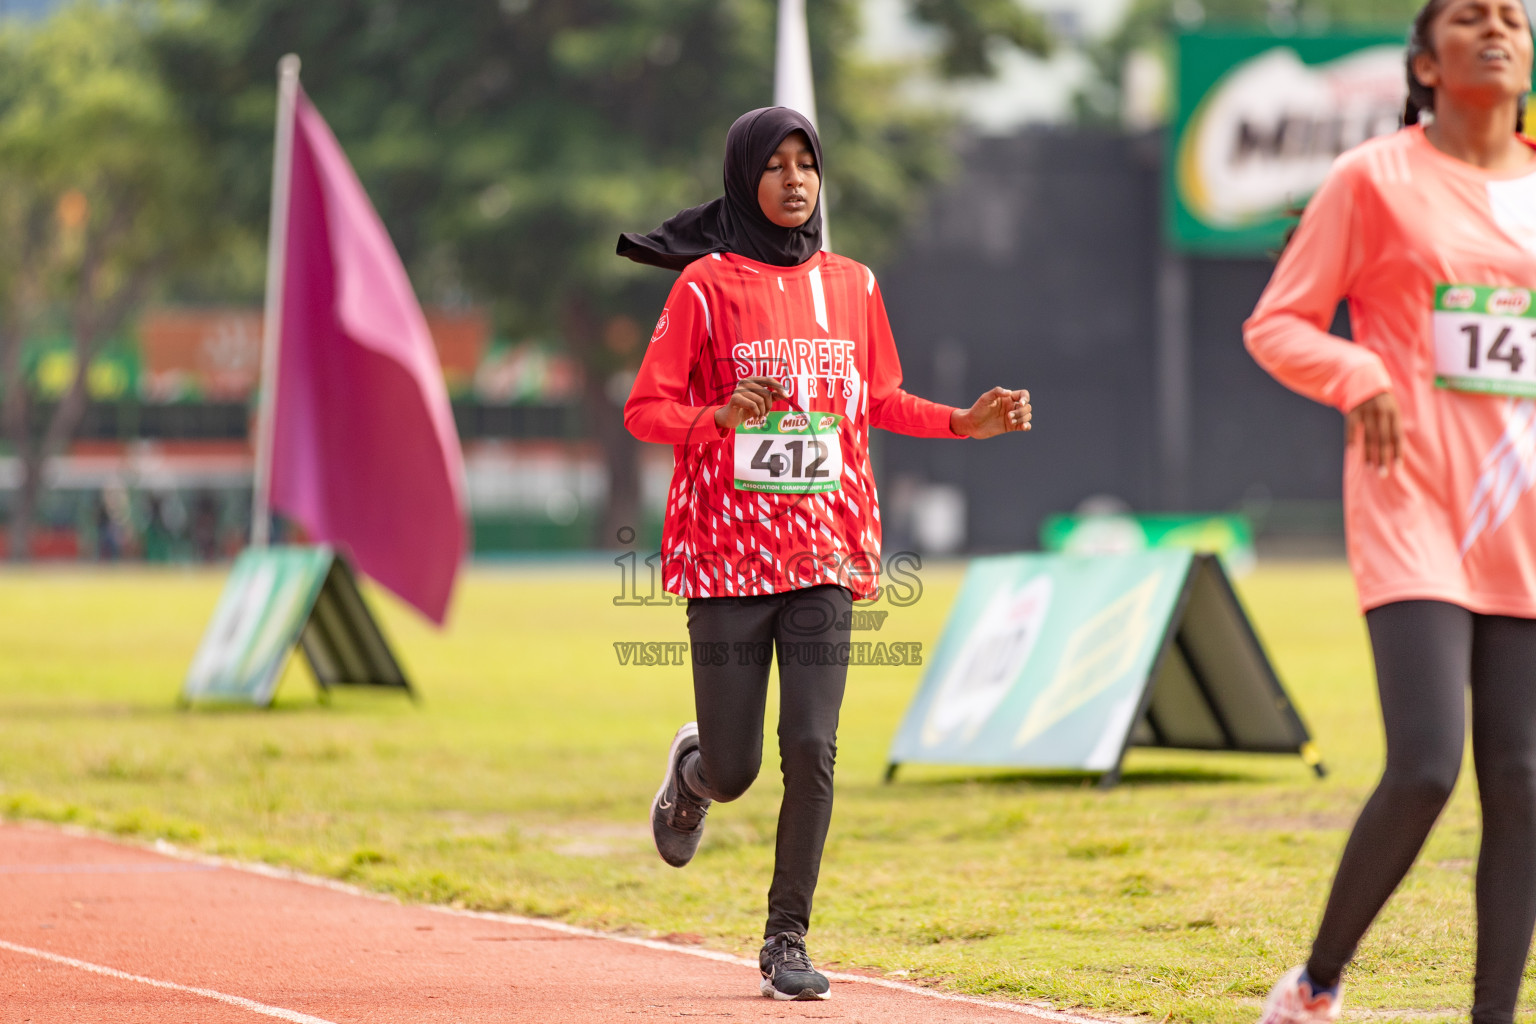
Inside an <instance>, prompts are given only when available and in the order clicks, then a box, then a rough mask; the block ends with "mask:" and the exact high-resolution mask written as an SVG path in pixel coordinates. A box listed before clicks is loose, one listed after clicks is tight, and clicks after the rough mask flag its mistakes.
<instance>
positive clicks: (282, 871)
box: [12, 822, 1138, 1024]
mask: <svg viewBox="0 0 1536 1024" xmlns="http://www.w3.org/2000/svg"><path fill="white" fill-rule="evenodd" d="M12 824H13V825H15V826H20V827H23V828H26V827H31V828H37V829H40V830H43V831H51V832H63V833H64V834H66V835H73V836H79V837H81V838H85V839H97V840H103V841H106V842H109V843H116V844H118V845H127V844H124V843H123V841H122V839H121V838H120V837H117V836H105V835H101V834H99V833H96V832H92V831H91V830H89V829H86V828H81V827H80V826H78V825H51V824H42V823H32V822H14V823H12ZM146 845H147V846H148V848H149V849H152V850H154V851H155V852H156V853H159V854H161V855H163V856H166V857H174V858H175V859H177V860H179V861H182V862H183V863H192V864H209V865H213V866H214V867H221V868H229V869H231V870H234V871H243V872H246V873H247V874H252V875H260V876H262V877H264V878H280V879H283V880H285V881H289V882H298V883H300V884H303V885H310V886H314V887H315V888H317V889H329V890H331V891H332V892H342V893H346V894H348V895H350V896H361V897H362V898H364V899H369V900H377V901H379V902H381V903H392V904H394V905H395V906H413V907H421V908H422V909H424V910H432V911H436V912H437V913H441V914H449V915H452V916H455V917H474V918H479V919H481V920H484V921H500V922H503V923H505V924H515V925H522V926H524V927H529V928H543V929H545V930H546V931H552V932H560V933H562V934H565V935H579V936H581V937H583V938H588V939H603V940H605V941H608V942H621V943H624V944H626V945H631V946H643V947H644V948H646V949H655V950H660V951H662V952H665V953H680V954H682V955H684V956H693V957H698V958H699V959H701V960H714V961H716V962H718V963H727V964H734V965H736V966H738V967H751V968H754V969H755V968H756V967H757V961H756V960H748V959H747V958H745V957H739V956H734V955H732V954H730V953H721V952H717V951H715V950H712V949H698V948H696V947H693V946H678V945H674V944H673V943H670V942H658V941H657V940H655V939H642V938H638V937H635V936H630V935H615V934H613V933H612V932H600V931H595V930H593V929H591V928H578V927H576V926H575V925H570V924H563V923H561V922H559V921H551V920H549V919H548V918H542V917H521V916H519V915H516V914H497V913H493V912H491V911H484V910H460V909H457V908H455V907H445V906H441V905H438V904H433V903H413V904H402V903H401V902H400V901H399V900H398V899H396V898H395V897H393V896H389V895H386V894H384V893H380V892H370V891H369V890H367V889H361V888H358V887H357V886H355V885H348V884H347V883H346V882H340V881H337V880H336V879H334V878H324V877H322V876H319V875H308V874H305V873H304V872H302V871H293V870H291V869H289V868H279V867H274V866H273V865H271V864H262V863H259V862H254V861H239V860H230V859H229V858H227V857H215V856H213V855H211V854H206V853H198V852H196V851H193V850H186V849H183V848H181V847H179V846H176V845H174V844H172V843H168V842H166V841H165V840H164V839H156V840H155V841H154V843H153V844H146ZM144 848H145V847H144V846H140V847H139V849H144ZM827 977H828V978H831V979H832V980H834V981H842V982H849V983H851V984H855V985H874V986H876V987H877V988H888V989H893V990H895V991H897V992H905V993H906V994H908V995H912V996H918V997H920V998H923V999H936V1000H939V1001H940V1002H945V1003H970V1004H972V1005H975V1006H984V1007H986V1008H988V1009H991V1010H1001V1011H1003V1012H1004V1013H1018V1014H1022V1015H1024V1016H1028V1017H1036V1018H1038V1019H1040V1020H1048V1021H1054V1022H1056V1024H1135V1022H1136V1021H1137V1020H1138V1019H1137V1018H1132V1017H1128V1016H1123V1015H1118V1014H1110V1013H1095V1014H1078V1013H1064V1012H1062V1011H1061V1010H1057V1009H1053V1008H1051V1007H1049V1006H1042V1005H1039V1004H1036V1003H1030V1002H1015V1001H1006V1002H1005V1001H1003V1000H1001V999H987V998H984V997H981V996H965V995H960V994H958V993H955V992H943V991H940V990H938V989H932V988H925V987H923V986H921V985H913V984H911V983H909V982H904V981H892V980H891V979H889V978H871V977H868V976H866V975H863V974H843V973H842V972H840V971H838V972H833V973H829V974H827ZM327 1024H328V1022H327Z"/></svg>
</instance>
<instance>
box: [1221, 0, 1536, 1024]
mask: <svg viewBox="0 0 1536 1024" xmlns="http://www.w3.org/2000/svg"><path fill="white" fill-rule="evenodd" d="M1531 53H1532V41H1531V30H1530V25H1529V22H1528V21H1527V19H1526V13H1525V10H1524V8H1523V6H1522V5H1521V4H1520V3H1519V2H1518V0H1431V2H1429V3H1427V4H1426V5H1425V6H1424V8H1423V10H1421V11H1420V12H1419V14H1418V16H1417V18H1416V19H1415V20H1414V23H1413V32H1412V36H1411V37H1410V39H1409V43H1408V61H1407V63H1408V87H1409V99H1408V107H1407V110H1406V114H1405V117H1404V121H1405V127H1404V128H1403V130H1402V131H1399V132H1397V133H1396V134H1395V135H1391V136H1388V137H1385V138H1380V139H1375V140H1373V141H1370V142H1367V143H1365V144H1364V145H1362V146H1360V147H1358V148H1356V149H1354V150H1352V151H1350V152H1349V153H1346V154H1345V155H1344V156H1342V157H1340V158H1339V160H1338V161H1337V163H1335V164H1334V167H1333V170H1332V171H1331V173H1330V174H1329V177H1328V180H1327V181H1326V183H1325V184H1324V185H1323V186H1322V188H1321V189H1320V190H1319V191H1318V193H1317V195H1316V196H1315V197H1314V198H1313V200H1312V201H1311V203H1310V204H1309V205H1308V207H1307V211H1306V213H1305V214H1304V215H1303V217H1302V220H1301V224H1300V226H1299V227H1298V229H1297V232H1296V235H1295V237H1294V239H1292V241H1291V244H1290V245H1289V246H1288V248H1287V249H1286V251H1285V254H1284V255H1283V256H1282V257H1281V259H1280V263H1279V265H1278V266H1277V267H1276V269H1275V275H1274V278H1273V280H1271V281H1270V284H1269V287H1268V289H1267V290H1266V291H1265V292H1264V295H1263V297H1262V298H1261V299H1260V300H1259V305H1258V308H1257V309H1256V310H1255V311H1254V314H1253V317H1252V319H1250V320H1249V321H1248V324H1247V327H1246V340H1247V345H1248V349H1249V351H1250V352H1252V353H1253V356H1254V358H1255V359H1257V360H1258V361H1259V363H1260V364H1262V365H1263V366H1264V367H1265V369H1267V370H1268V371H1269V372H1270V373H1272V374H1274V376H1275V377H1276V378H1278V379H1279V380H1280V381H1281V382H1282V383H1284V384H1286V385H1287V386H1289V387H1291V388H1293V389H1294V390H1296V391H1299V392H1301V393H1302V394H1304V395H1307V396H1308V397H1310V398H1313V399H1316V400H1317V401H1319V402H1326V403H1328V404H1329V405H1332V406H1334V407H1335V408H1337V409H1339V410H1340V411H1342V412H1344V413H1345V414H1346V418H1345V425H1346V431H1347V449H1346V456H1345V469H1344V507H1345V529H1346V533H1347V538H1348V546H1349V560H1350V565H1351V568H1352V569H1353V571H1354V575H1355V581H1356V585H1357V587H1358V590H1359V595H1360V603H1361V606H1362V608H1363V609H1364V611H1365V619H1366V625H1367V627H1368V629H1369V632H1370V637H1371V647H1372V650H1373V651H1374V652H1375V659H1376V677H1377V686H1378V688H1379V691H1380V695H1381V709H1382V718H1383V720H1384V722H1385V726H1386V740H1387V758H1386V768H1385V770H1384V772H1383V774H1382V777H1381V781H1380V783H1379V784H1378V786H1377V787H1376V790H1375V792H1374V793H1373V794H1372V795H1371V798H1370V800H1369V801H1368V802H1367V803H1366V805H1365V808H1364V810H1363V811H1361V813H1360V818H1359V820H1358V821H1357V822H1356V823H1355V827H1354V831H1353V832H1352V833H1351V834H1350V837H1349V842H1348V844H1347V845H1346V846H1345V848H1344V855H1343V858H1342V860H1341V861H1340V863H1339V869H1338V874H1337V875H1336V876H1335V878H1334V881H1333V889H1332V891H1331V893H1330V894H1329V897H1328V905H1327V908H1326V910H1324V912H1323V918H1322V923H1321V925H1320V926H1319V928H1318V932H1317V937H1316V940H1315V941H1314V943H1313V945H1312V953H1311V956H1310V957H1309V958H1308V960H1307V962H1306V964H1305V966H1303V967H1297V968H1295V969H1294V970H1292V971H1291V972H1290V973H1288V974H1286V975H1285V976H1284V977H1283V978H1281V979H1280V981H1279V983H1278V984H1276V986H1275V988H1274V990H1273V991H1272V992H1270V995H1269V999H1268V1002H1267V1003H1266V1005H1265V1008H1264V1016H1263V1020H1264V1021H1265V1022H1266V1024H1303V1022H1322V1021H1329V1020H1333V1019H1334V1018H1336V1017H1337V1016H1338V1015H1339V1008H1340V1001H1339V997H1340V985H1339V978H1340V975H1341V973H1342V971H1343V970H1344V966H1345V964H1347V963H1348V962H1349V960H1350V958H1351V957H1352V956H1353V955H1354V952H1355V948H1356V946H1357V945H1358V943H1359V942H1360V939H1361V937H1362V936H1363V935H1364V934H1365V932H1366V929H1367V928H1369V927H1370V924H1371V922H1372V921H1373V920H1374V919H1375V917H1376V915H1377V913H1378V912H1379V911H1380V910H1381V908H1382V906H1383V905H1384V904H1385V903H1386V901H1387V898H1388V897H1389V896H1390V895H1391V894H1392V891H1393V890H1394V889H1395V888H1396V887H1397V885H1398V883H1399V882H1400V881H1401V880H1402V878H1403V876H1404V875H1405V874H1406V873H1407V871H1408V869H1409V867H1410V866H1411V865H1412V864H1413V861H1414V859H1415V857H1417V855H1418V852H1419V849H1420V847H1421V846H1422V845H1423V843H1424V840H1425V838H1426V836H1427V835H1428V834H1429V830H1430V828H1431V826H1432V825H1433V824H1434V822H1435V819H1436V817H1437V816H1438V815H1439V813H1440V810H1441V808H1443V807H1444V806H1445V802H1446V800H1447V799H1448V798H1449V797H1450V794H1451V790H1452V787H1453V786H1454V785H1455V783H1456V777H1457V775H1458V773H1459V771H1460V767H1461V755H1462V746H1463V743H1464V740H1465V734H1466V728H1467V724H1466V696H1467V693H1468V692H1469V691H1470V693H1471V727H1472V752H1473V760H1474V763H1475V767H1476V772H1477V784H1478V797H1479V799H1480V800H1481V802H1482V819H1483V837H1482V849H1481V852H1480V853H1479V856H1478V864H1477V896H1476V903H1477V973H1476V979H1475V991H1474V999H1473V1007H1472V1020H1473V1021H1474V1024H1509V1022H1511V1021H1513V1019H1514V1012H1515V998H1516V994H1517V992H1518V990H1519V987H1520V978H1521V974H1522V971H1523V969H1524V965H1525V960H1526V955H1527V952H1528V951H1529V948H1530V942H1531V928H1532V922H1533V920H1536V500H1532V499H1531V498H1530V497H1529V491H1530V490H1531V488H1532V486H1533V485H1536V401H1533V400H1532V399H1533V396H1536V330H1533V328H1536V309H1532V298H1533V294H1536V293H1533V289H1536V153H1533V151H1532V148H1531V146H1530V145H1529V144H1527V143H1526V142H1525V140H1524V139H1523V138H1521V137H1519V135H1518V134H1517V131H1518V125H1519V122H1520V120H1521V118H1522V116H1523V103H1524V97H1525V95H1526V93H1527V92H1528V91H1529V90H1530V87H1531ZM1422 111H1429V112H1432V120H1430V121H1429V123H1428V124H1427V125H1426V124H1422V123H1420V120H1419V115H1420V113H1421V112H1422ZM1341 299H1348V300H1349V310H1350V322H1351V324H1352V326H1353V328H1354V337H1355V344H1350V343H1348V342H1345V341H1343V340H1342V339H1340V338H1336V337H1333V336H1332V335H1330V334H1328V333H1327V327H1328V324H1329V323H1330V322H1331V321H1332V319H1333V314H1334V310H1335V308H1336V306H1337V304H1338V302H1339V301H1340V300H1341Z"/></svg>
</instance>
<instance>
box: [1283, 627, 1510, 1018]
mask: <svg viewBox="0 0 1536 1024" xmlns="http://www.w3.org/2000/svg"><path fill="white" fill-rule="evenodd" d="M1365 620H1366V624H1367V626H1368V627H1369V628H1370V633H1371V647H1372V649H1373V650H1374V652H1375V655H1376V682H1377V686H1378V688H1379V689H1380V691H1381V713H1382V718H1383V720H1384V723H1385V725H1386V733H1387V766H1386V769H1385V771H1383V773H1382V776H1381V782H1380V783H1379V784H1378V785H1377V786H1376V791H1375V792H1374V793H1372V794H1371V798H1370V800H1369V801H1367V802H1366V805H1365V809H1364V810H1362V811H1361V812H1360V818H1359V820H1358V821H1356V822H1355V828H1354V831H1353V832H1351V833H1350V836H1349V842H1348V844H1347V845H1346V846H1345V847H1344V856H1343V859H1342V860H1341V861H1340V863H1339V870H1338V874H1337V875H1336V876H1335V877H1334V880H1333V889H1332V891H1331V892H1330V893H1329V896H1328V907H1327V909H1326V910H1325V911H1324V913H1323V921H1322V924H1321V925H1320V926H1319V928H1318V933H1317V940H1316V941H1315V942H1314V943H1313V946H1312V956H1311V958H1310V959H1309V960H1308V961H1307V973H1308V974H1309V975H1310V976H1311V977H1312V979H1313V980H1314V981H1315V982H1317V983H1318V984H1319V985H1324V986H1326V985H1330V984H1332V983H1333V982H1334V981H1336V980H1337V979H1338V977H1339V974H1340V973H1341V972H1342V971H1343V969H1344V965H1345V964H1346V963H1348V962H1349V960H1350V958H1351V957H1352V956H1354V953H1355V947H1356V946H1357V945H1358V944H1359V942H1360V939H1361V938H1362V937H1363V936H1364V935H1365V931H1366V929H1367V928H1369V927H1370V925H1371V922H1372V921H1373V920H1374V919H1375V917H1376V915H1377V913H1379V912H1380V910H1381V908H1382V906H1383V905H1384V904H1385V903H1386V901H1387V898H1388V897H1389V896H1390V895H1391V894H1392V891H1393V890H1394V889H1396V888H1397V885H1398V883H1399V882H1401V881H1402V879H1403V876H1404V875H1406V874H1407V873H1408V869H1409V868H1410V867H1411V866H1412V865H1413V861H1414V859H1415V858H1416V857H1417V856H1418V853H1419V849H1420V848H1421V847H1422V846H1423V845H1424V840H1425V838H1426V837H1427V836H1428V835H1429V830H1430V828H1431V827H1432V826H1433V825H1434V823H1435V819H1436V818H1437V817H1438V816H1439V814H1440V811H1441V809H1442V808H1443V807H1444V806H1445V802H1446V800H1448V799H1449V798H1450V795H1451V790H1452V788H1453V787H1454V786H1455V784H1456V776H1457V774H1458V773H1459V772H1460V770H1461V752H1462V748H1463V746H1464V745H1465V743H1466V728H1467V727H1466V695H1467V692H1468V690H1470V691H1471V694H1472V757H1473V763H1474V765H1475V768H1476V772H1477V787H1478V796H1479V798H1480V800H1481V802H1482V812H1483V814H1482V816H1483V839H1482V848H1481V850H1480V851H1479V853H1478V859H1477V973H1476V977H1475V979H1474V993H1473V1006H1472V1020H1473V1024H1510V1022H1512V1021H1513V1020H1514V1014H1515V999H1516V996H1517V994H1518V992H1519V989H1520V977H1521V974H1522V973H1523V971H1524V968H1525V960H1526V955H1527V953H1528V952H1529V950H1530V945H1531V928H1532V923H1533V922H1536V620H1533V619H1516V618H1507V617H1504V616H1497V615H1477V614H1474V613H1473V612H1469V611H1467V610H1466V609H1464V608H1461V607H1459V606H1457V605H1453V604H1446V603H1444V602H1440V601H1402V602H1398V603H1395V604H1388V605H1383V606H1382V607H1380V608H1375V609H1372V610H1371V611H1369V612H1367V613H1366V616H1365Z"/></svg>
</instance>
